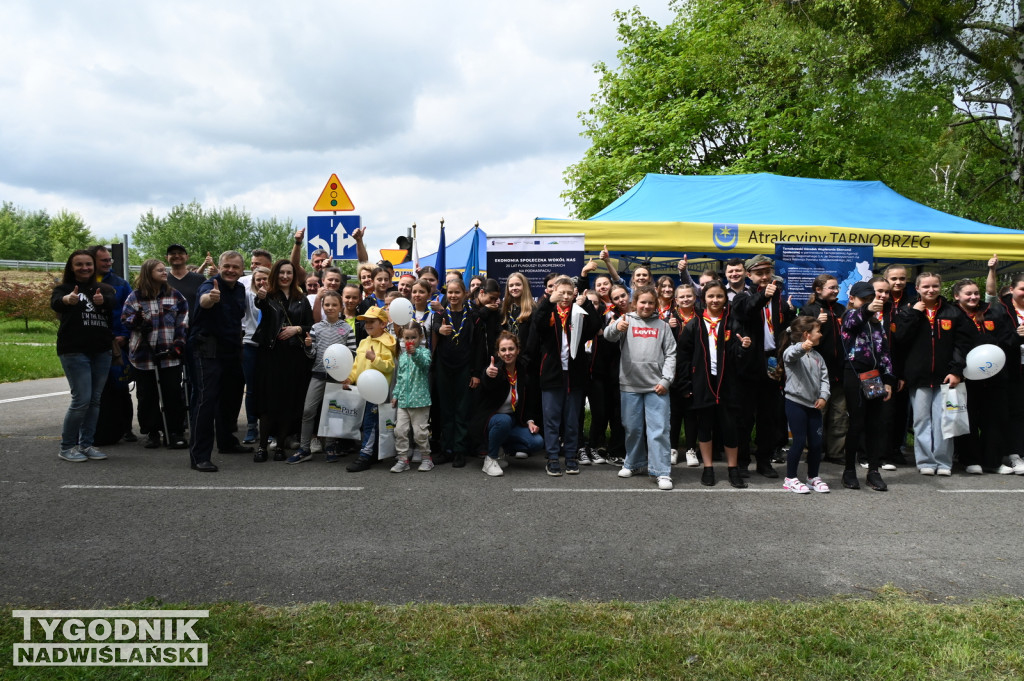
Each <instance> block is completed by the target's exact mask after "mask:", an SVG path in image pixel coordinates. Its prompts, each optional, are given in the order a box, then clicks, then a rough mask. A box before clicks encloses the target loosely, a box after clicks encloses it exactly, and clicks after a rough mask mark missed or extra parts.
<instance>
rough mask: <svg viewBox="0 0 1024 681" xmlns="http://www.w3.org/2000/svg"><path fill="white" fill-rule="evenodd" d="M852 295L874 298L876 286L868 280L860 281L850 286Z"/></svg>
mask: <svg viewBox="0 0 1024 681" xmlns="http://www.w3.org/2000/svg"><path fill="white" fill-rule="evenodd" d="M850 295H851V296H852V297H854V298H874V297H875V287H874V286H872V285H871V284H869V283H868V282H866V281H858V282H857V283H856V284H854V285H853V286H851V287H850Z"/></svg>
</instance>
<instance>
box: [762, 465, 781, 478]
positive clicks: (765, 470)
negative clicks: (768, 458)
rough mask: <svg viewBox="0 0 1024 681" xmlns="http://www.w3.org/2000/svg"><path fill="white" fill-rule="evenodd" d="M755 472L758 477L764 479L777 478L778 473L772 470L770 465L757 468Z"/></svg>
mask: <svg viewBox="0 0 1024 681" xmlns="http://www.w3.org/2000/svg"><path fill="white" fill-rule="evenodd" d="M757 472H758V474H759V475H763V476H764V477H766V478H777V477H779V472H778V471H776V470H775V469H774V468H772V465H771V464H770V463H766V464H764V465H763V466H758V467H757Z"/></svg>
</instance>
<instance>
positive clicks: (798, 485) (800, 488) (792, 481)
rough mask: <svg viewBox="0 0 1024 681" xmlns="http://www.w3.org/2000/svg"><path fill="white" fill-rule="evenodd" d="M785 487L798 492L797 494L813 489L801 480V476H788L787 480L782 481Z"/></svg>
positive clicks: (808, 492)
mask: <svg viewBox="0 0 1024 681" xmlns="http://www.w3.org/2000/svg"><path fill="white" fill-rule="evenodd" d="M782 488H783V489H788V490H789V491H790V492H796V493H797V494H810V493H811V489H810V488H809V487H808V486H807V485H805V484H804V483H802V482H800V478H786V481H785V482H783V483H782Z"/></svg>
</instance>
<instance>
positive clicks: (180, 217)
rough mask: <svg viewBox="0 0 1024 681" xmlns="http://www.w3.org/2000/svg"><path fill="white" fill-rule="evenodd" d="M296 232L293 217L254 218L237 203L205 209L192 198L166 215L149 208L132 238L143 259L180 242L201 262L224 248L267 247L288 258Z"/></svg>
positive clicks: (193, 259)
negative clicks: (289, 218)
mask: <svg viewBox="0 0 1024 681" xmlns="http://www.w3.org/2000/svg"><path fill="white" fill-rule="evenodd" d="M294 234H295V228H294V227H293V226H292V223H291V220H284V221H281V220H278V219H277V218H276V217H275V218H270V219H268V220H263V219H254V218H253V217H252V216H250V215H249V213H248V212H246V211H245V209H239V208H237V207H235V206H232V207H230V208H203V206H202V205H200V204H199V202H197V201H192V202H191V203H189V204H180V205H177V206H175V207H174V208H172V209H171V210H170V212H169V213H168V214H167V215H165V216H158V215H156V214H155V213H154V212H153V211H152V210H150V211H148V212H147V213H146V214H144V215H142V216H141V217H140V219H139V224H138V226H136V228H135V231H134V232H133V234H132V241H133V245H134V247H135V249H136V250H137V251H138V253H139V255H140V256H141V257H142V258H163V257H164V256H165V255H166V252H167V246H168V245H170V244H181V245H182V246H184V247H185V248H186V249H187V250H188V252H189V255H190V257H191V259H192V261H193V263H194V264H198V263H199V261H201V260H202V258H203V257H205V256H206V254H207V253H208V252H209V253H210V254H212V255H213V257H214V258H216V257H218V255H219V254H220V253H222V252H223V251H227V250H236V251H239V252H241V253H242V254H245V253H247V252H248V251H251V250H252V249H254V248H265V249H267V250H268V251H270V252H271V253H273V254H274V257H275V258H279V257H280V258H286V257H288V255H289V254H290V253H291V248H292V243H293V241H292V237H293V236H294Z"/></svg>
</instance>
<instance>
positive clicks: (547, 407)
mask: <svg viewBox="0 0 1024 681" xmlns="http://www.w3.org/2000/svg"><path fill="white" fill-rule="evenodd" d="M565 380H566V381H567V380H568V379H565ZM563 384H564V383H563ZM541 405H542V406H543V408H544V449H546V450H547V455H548V458H549V459H557V458H558V455H559V453H561V454H563V455H564V456H565V458H566V459H575V458H576V450H577V448H578V447H579V442H580V412H581V411H582V410H583V389H582V388H573V389H572V390H571V391H570V392H566V391H565V389H564V388H558V389H557V390H545V391H543V392H541ZM559 438H561V441H559Z"/></svg>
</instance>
